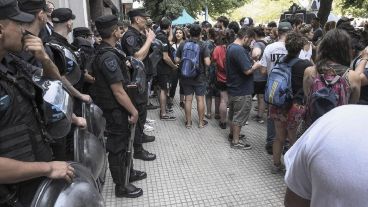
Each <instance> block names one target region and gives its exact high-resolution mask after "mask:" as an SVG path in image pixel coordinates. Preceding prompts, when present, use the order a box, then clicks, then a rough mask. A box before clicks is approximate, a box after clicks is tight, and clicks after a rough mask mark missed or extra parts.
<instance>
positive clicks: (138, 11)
mask: <svg viewBox="0 0 368 207" xmlns="http://www.w3.org/2000/svg"><path fill="white" fill-rule="evenodd" d="M128 16H129V18H133V17H136V16H141V17H149V15H148V14H146V11H145V10H144V9H133V10H130V11H129V12H128Z"/></svg>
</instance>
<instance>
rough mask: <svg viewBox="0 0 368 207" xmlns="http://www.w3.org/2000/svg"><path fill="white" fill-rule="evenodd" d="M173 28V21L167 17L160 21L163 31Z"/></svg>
mask: <svg viewBox="0 0 368 207" xmlns="http://www.w3.org/2000/svg"><path fill="white" fill-rule="evenodd" d="M170 26H171V20H170V19H169V18H167V17H163V18H162V19H161V21H160V28H161V29H162V30H164V29H169V28H170Z"/></svg>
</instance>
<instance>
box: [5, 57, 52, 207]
mask: <svg viewBox="0 0 368 207" xmlns="http://www.w3.org/2000/svg"><path fill="white" fill-rule="evenodd" d="M36 70H37V69H36V68H35V67H32V66H31V65H30V64H27V63H25V62H23V61H20V60H19V58H16V57H14V56H12V55H8V56H6V57H5V58H4V59H3V61H2V62H1V63H0V71H1V72H0V99H3V100H4V99H7V100H8V103H9V104H8V105H7V106H5V107H0V116H1V119H0V157H7V158H12V159H16V160H20V161H27V162H28V161H30V162H32V161H50V160H51V155H52V153H51V150H50V148H49V146H48V144H47V143H46V142H45V139H44V135H43V134H42V133H41V129H42V128H43V129H44V126H43V125H42V123H43V122H42V120H41V114H40V112H39V111H40V110H39V109H38V106H39V105H40V101H37V100H40V99H37V98H36V94H37V93H36V87H35V86H34V84H33V82H32V78H31V77H32V74H33V73H34V72H36ZM13 80H16V81H15V82H14V81H13ZM40 181H41V179H39V178H38V179H32V180H29V181H25V182H21V183H17V184H15V185H7V186H6V187H7V188H9V187H10V188H13V187H14V186H16V188H15V189H17V190H16V192H17V195H18V197H19V201H20V203H21V204H23V205H24V206H30V203H31V201H32V198H33V195H34V193H35V192H36V190H37V188H38V185H39V183H40ZM0 187H1V188H3V187H4V185H1V186H0ZM0 200H2V195H1V194H0ZM3 205H4V206H6V205H5V204H1V203H0V206H3Z"/></svg>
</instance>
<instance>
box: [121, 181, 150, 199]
mask: <svg viewBox="0 0 368 207" xmlns="http://www.w3.org/2000/svg"><path fill="white" fill-rule="evenodd" d="M141 195H143V190H142V189H141V188H137V187H135V186H134V185H132V184H130V183H129V184H128V185H127V186H125V187H124V186H122V185H115V196H116V197H118V198H121V197H126V198H138V197H139V196H141Z"/></svg>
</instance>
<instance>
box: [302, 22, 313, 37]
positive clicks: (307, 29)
mask: <svg viewBox="0 0 368 207" xmlns="http://www.w3.org/2000/svg"><path fill="white" fill-rule="evenodd" d="M312 29H313V27H312V25H310V24H303V25H302V27H301V28H300V30H299V32H300V33H302V34H303V35H306V34H308V33H309V32H310V31H312Z"/></svg>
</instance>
